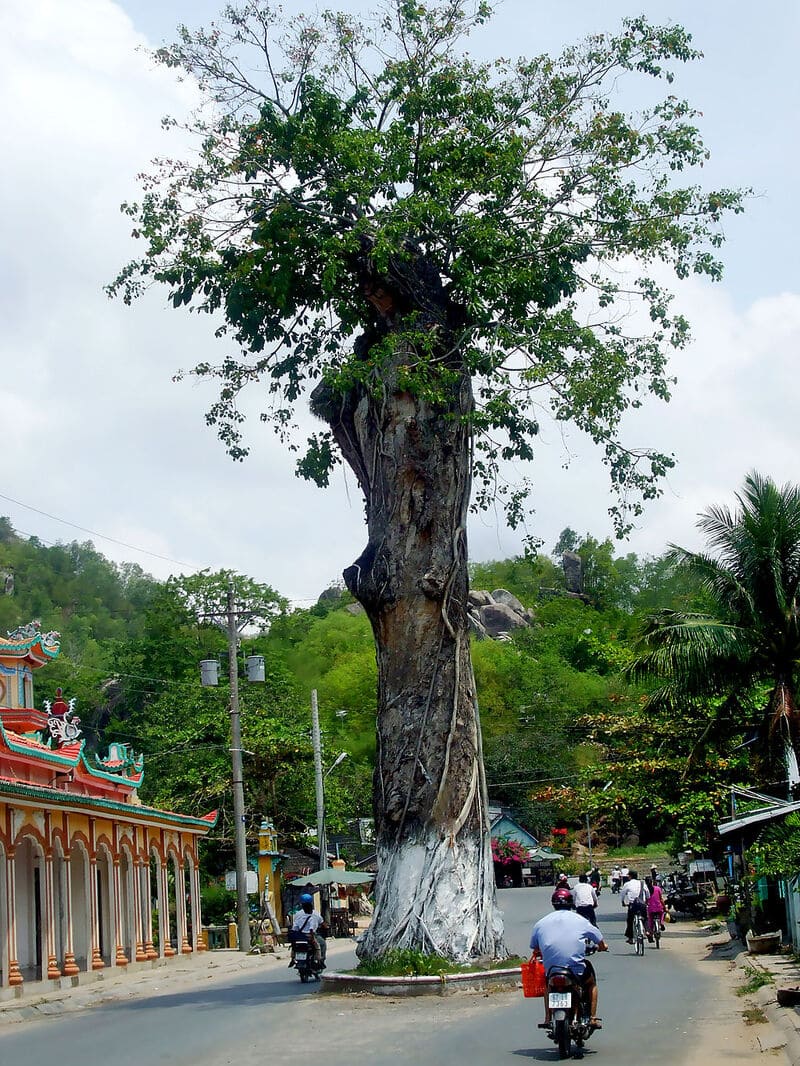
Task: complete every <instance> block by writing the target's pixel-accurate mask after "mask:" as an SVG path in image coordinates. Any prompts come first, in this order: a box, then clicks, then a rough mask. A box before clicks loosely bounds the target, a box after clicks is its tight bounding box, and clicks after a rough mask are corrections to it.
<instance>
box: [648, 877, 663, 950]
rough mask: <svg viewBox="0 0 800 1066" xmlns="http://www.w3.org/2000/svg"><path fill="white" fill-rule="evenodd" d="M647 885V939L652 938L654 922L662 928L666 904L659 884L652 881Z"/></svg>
mask: <svg viewBox="0 0 800 1066" xmlns="http://www.w3.org/2000/svg"><path fill="white" fill-rule="evenodd" d="M645 883H647V878H645ZM647 887H648V888H649V889H650V898H649V899H648V901H647V939H648V940H652V939H653V925H654V923H655V922H658V924H659V926H660V927H661V929H662V930H663V928H664V910H665V909H666V904H665V903H664V893H663V892H662V890H661V885H659V884H656V883H655V882H654V883H653V884H652V885H648V886H647Z"/></svg>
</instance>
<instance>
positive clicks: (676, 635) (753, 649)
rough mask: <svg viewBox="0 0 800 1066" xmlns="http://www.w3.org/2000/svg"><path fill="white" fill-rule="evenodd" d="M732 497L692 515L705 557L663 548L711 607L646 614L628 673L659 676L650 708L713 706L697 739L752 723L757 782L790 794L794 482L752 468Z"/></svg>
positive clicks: (796, 530) (794, 765)
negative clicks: (780, 482)
mask: <svg viewBox="0 0 800 1066" xmlns="http://www.w3.org/2000/svg"><path fill="white" fill-rule="evenodd" d="M736 498H737V501H738V507H737V509H736V510H735V512H733V513H732V512H731V511H730V510H729V509H728V508H727V507H712V508H710V509H709V510H708V511H706V512H704V513H703V514H702V515H701V516H700V520H699V522H698V528H699V529H701V530H702V531H703V533H704V534H705V536H706V538H707V541H708V548H709V553H702V552H692V551H688V550H687V549H685V548H679V547H676V546H675V545H670V554H671V557H672V559H673V560H674V561H675V563H676V564H678V565H681V566H684V567H686V568H687V569H688V570H689V571H690V572H691V573H693V574H694V575H696V576H697V577H698V578H699V579H700V581H701V584H702V588H703V590H704V592H705V594H706V595H707V597H708V602H709V610H708V611H707V613H702V614H701V613H685V612H678V611H660V612H659V613H658V614H656V615H652V616H651V617H650V618H649V619H648V621H647V623H646V625H645V627H644V629H643V632H642V635H641V644H640V647H641V652H640V654H639V655H638V657H637V659H636V660H635V662H634V663H633V665H632V666H631V668H630V675H631V676H632V677H633V678H634V679H636V680H643V679H646V678H653V677H657V678H659V679H660V680H661V682H662V683H661V685H660V687H659V688H658V689H657V690H656V691H655V692H653V693H652V694H651V696H650V697H649V705H650V706H651V707H652V708H654V709H662V710H667V711H669V710H675V711H677V710H680V711H682V712H685V711H686V710H687V708H688V709H691V707H692V706H695V707H699V706H701V705H702V706H704V707H706V708H707V707H708V706H709V705H711V706H712V707H713V708H714V712H715V713H713V714H711V715H710V717H709V719H708V722H709V724H708V728H707V730H706V731H705V734H704V737H703V739H704V740H706V739H708V737H707V734H709V733H711V732H712V731H714V730H716V731H717V732H718V735H719V737H720V738H721V737H722V736H723V735H724V733H725V732H726V731H727V732H728V733H730V732H731V731H733V730H734V729H736V730H738V731H739V733H741V732H742V731H743V730H744V731H746V730H747V727H748V726H751V727H755V729H754V732H753V738H752V740H753V743H754V748H753V751H754V752H755V753H757V754H758V758H757V760H756V762H757V764H758V771H759V774H760V776H761V777H762V778H764V780H763V781H762V782H760V783H761V785H762V787H764V788H769V787H770V786H772V785H774V784H776V783H778V784H782V785H784V786H786V785H787V784H788V791H790V792H791V791H792V790H793V789H794V788H796V786H798V785H799V784H800V772H798V755H799V754H800V714H799V713H798V706H797V705H798V669H800V602H799V601H798V587H799V586H800V487H798V486H795V485H788V484H787V485H784V486H783V487H781V488H779V487H778V486H777V485H776V484H775V482H774V481H772V480H771V479H770V478H766V477H763V476H761V475H760V474H757V473H755V472H754V473H751V474H748V476H747V477H746V478H745V481H744V487H743V489H742V491H741V493H739V494H737V497H736ZM748 719H749V721H748ZM776 774H778V775H779V776H780V778H781V780H780V782H776V781H775V780H774V778H775V775H776Z"/></svg>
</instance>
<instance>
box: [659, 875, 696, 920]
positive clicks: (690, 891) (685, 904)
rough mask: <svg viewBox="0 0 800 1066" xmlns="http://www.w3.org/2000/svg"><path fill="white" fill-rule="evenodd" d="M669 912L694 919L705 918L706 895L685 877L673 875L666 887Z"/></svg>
mask: <svg viewBox="0 0 800 1066" xmlns="http://www.w3.org/2000/svg"><path fill="white" fill-rule="evenodd" d="M664 895H665V897H666V901H667V910H673V911H677V912H678V913H679V914H688V915H690V916H691V917H692V918H704V917H705V913H706V894H705V892H703V891H702V890H701V891H698V889H697V888H696V886H695V885H694V884H692V882H691V881H690V880H689V878H688V877H686V876H685V875H680V874H678V875H672V876H670V877H668V878H667V880H666V884H665V885H664Z"/></svg>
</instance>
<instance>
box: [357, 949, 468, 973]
mask: <svg viewBox="0 0 800 1066" xmlns="http://www.w3.org/2000/svg"><path fill="white" fill-rule="evenodd" d="M458 970H459V967H458V966H456V965H454V964H453V963H452V962H450V961H449V960H448V959H445V958H444V957H443V956H441V955H426V954H425V953H424V952H422V951H417V950H415V949H414V948H396V949H394V950H392V951H387V952H386V953H385V954H384V955H377V956H376V957H375V958H372V959H364V960H363V961H362V962H360V963H359V965H358V967H357V968H356V970H355V972H356V973H357V974H359V975H361V976H363V977H425V976H431V977H437V976H438V975H439V974H443V973H457V972H458Z"/></svg>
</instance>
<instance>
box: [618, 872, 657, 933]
mask: <svg viewBox="0 0 800 1066" xmlns="http://www.w3.org/2000/svg"><path fill="white" fill-rule="evenodd" d="M649 898H650V892H649V890H648V888H647V885H646V884H645V883H644V881H640V880H639V875H638V873H637V872H636V870H631V871H630V875H629V877H628V880H627V881H626V882H625V884H624V885H623V886H622V895H621V897H620V899H621V901H622V906H623V907H627V908H628V920H627V922H626V923H625V939H626V940H627V941H628V943H629V944H632V943H633V916H634V915H635V914H636V913H637V912H638V913H639V914H641V915H642V917H645V915H646V914H647V901H648V899H649Z"/></svg>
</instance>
